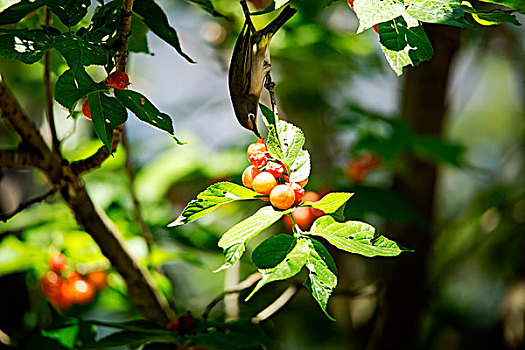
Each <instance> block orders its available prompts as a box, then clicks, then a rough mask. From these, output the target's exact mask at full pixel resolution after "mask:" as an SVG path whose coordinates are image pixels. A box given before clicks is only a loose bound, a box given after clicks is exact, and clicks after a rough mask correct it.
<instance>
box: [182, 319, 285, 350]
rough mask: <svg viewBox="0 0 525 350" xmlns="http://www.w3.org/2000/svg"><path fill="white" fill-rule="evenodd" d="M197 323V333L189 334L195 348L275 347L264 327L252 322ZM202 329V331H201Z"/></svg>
mask: <svg viewBox="0 0 525 350" xmlns="http://www.w3.org/2000/svg"><path fill="white" fill-rule="evenodd" d="M200 324H201V325H202V326H199V324H198V325H197V327H196V328H197V334H196V335H192V334H190V335H188V337H189V338H190V339H191V340H192V341H193V342H195V345H194V347H195V348H206V349H228V350H241V349H243V350H246V349H254V350H255V349H262V348H264V349H273V348H275V342H274V341H273V340H272V339H271V338H269V337H268V336H267V335H266V334H264V331H263V328H262V327H261V326H260V325H256V324H253V323H251V322H250V320H249V319H248V320H242V321H235V322H231V321H229V322H226V323H219V322H210V321H205V322H200ZM201 329H202V331H201Z"/></svg>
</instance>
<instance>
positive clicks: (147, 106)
mask: <svg viewBox="0 0 525 350" xmlns="http://www.w3.org/2000/svg"><path fill="white" fill-rule="evenodd" d="M115 97H116V98H118V99H119V100H120V102H122V103H123V104H124V106H126V108H127V109H129V110H130V111H132V112H133V114H135V115H136V116H137V118H139V119H140V120H142V121H143V122H146V123H148V124H149V125H151V126H154V127H156V128H158V129H161V130H163V131H165V132H167V133H168V134H170V135H171V136H172V137H173V138H174V140H175V141H176V142H177V143H178V144H183V142H181V141H179V140H178V139H177V138H176V137H175V135H174V131H173V122H172V120H171V118H170V116H169V115H167V114H166V113H162V112H161V111H159V110H158V109H157V107H155V106H154V105H153V103H151V102H150V101H149V100H148V99H147V98H146V97H145V96H144V95H142V94H140V93H138V92H136V91H132V90H121V89H115Z"/></svg>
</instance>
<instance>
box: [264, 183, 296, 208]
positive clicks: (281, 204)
mask: <svg viewBox="0 0 525 350" xmlns="http://www.w3.org/2000/svg"><path fill="white" fill-rule="evenodd" d="M294 201H295V193H294V191H293V190H292V188H291V187H290V186H288V185H277V186H275V187H274V189H273V190H272V192H270V202H272V205H273V206H274V207H276V208H279V209H288V208H290V207H291V206H292V205H293V203H294Z"/></svg>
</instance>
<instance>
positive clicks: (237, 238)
mask: <svg viewBox="0 0 525 350" xmlns="http://www.w3.org/2000/svg"><path fill="white" fill-rule="evenodd" d="M283 215H284V212H283V211H277V210H275V209H273V208H272V207H271V206H266V207H262V208H261V209H259V210H258V211H257V212H256V213H255V214H253V215H252V216H250V217H249V218H247V219H245V220H243V221H241V222H240V223H238V224H237V225H235V226H233V227H232V228H231V229H229V230H228V231H227V232H226V233H225V234H224V235H222V237H221V239H220V240H219V247H221V248H222V249H224V252H225V254H226V263H225V264H224V265H223V266H221V267H220V268H219V269H217V270H216V271H220V270H223V269H226V268H228V267H230V266H231V265H233V264H234V263H235V262H237V261H238V260H239V259H240V257H241V256H242V254H243V252H244V250H245V249H246V243H248V241H249V240H250V239H251V238H252V237H254V236H256V235H257V234H258V233H259V232H261V231H262V230H264V229H266V228H268V227H270V226H271V225H272V224H273V223H275V222H277V221H278V220H279V219H280V218H281V217H282V216H283Z"/></svg>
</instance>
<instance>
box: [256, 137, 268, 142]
mask: <svg viewBox="0 0 525 350" xmlns="http://www.w3.org/2000/svg"><path fill="white" fill-rule="evenodd" d="M265 139H266V137H263V138H260V139H258V140H257V142H255V143H264V140H265Z"/></svg>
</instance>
